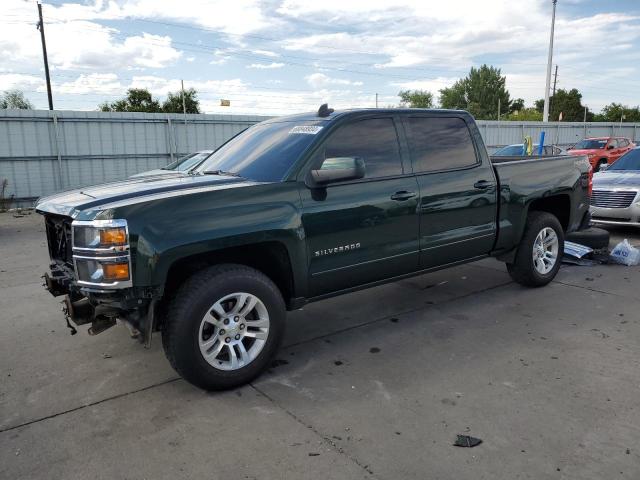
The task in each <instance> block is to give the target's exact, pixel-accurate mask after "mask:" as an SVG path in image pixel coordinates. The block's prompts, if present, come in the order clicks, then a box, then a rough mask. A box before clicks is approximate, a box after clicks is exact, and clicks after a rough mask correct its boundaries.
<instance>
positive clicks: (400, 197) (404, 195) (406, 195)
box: [391, 190, 416, 202]
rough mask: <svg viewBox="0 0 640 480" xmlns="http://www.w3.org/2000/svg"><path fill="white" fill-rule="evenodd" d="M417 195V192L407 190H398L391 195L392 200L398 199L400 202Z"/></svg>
mask: <svg viewBox="0 0 640 480" xmlns="http://www.w3.org/2000/svg"><path fill="white" fill-rule="evenodd" d="M415 196H416V193H415V192H408V191H406V190H402V191H400V192H396V193H394V194H393V195H391V200H396V201H398V202H403V201H405V200H409V199H410V198H413V197H415Z"/></svg>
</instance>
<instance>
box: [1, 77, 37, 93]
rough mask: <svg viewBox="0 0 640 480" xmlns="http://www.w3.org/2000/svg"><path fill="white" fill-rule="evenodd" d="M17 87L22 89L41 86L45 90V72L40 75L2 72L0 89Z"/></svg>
mask: <svg viewBox="0 0 640 480" xmlns="http://www.w3.org/2000/svg"><path fill="white" fill-rule="evenodd" d="M16 88H17V89H20V90H31V89H38V88H40V89H42V90H43V91H44V88H45V81H44V74H43V75H42V76H40V77H39V76H36V75H24V74H19V73H0V91H2V90H11V89H16Z"/></svg>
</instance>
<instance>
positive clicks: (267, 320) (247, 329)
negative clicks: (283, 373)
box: [162, 264, 286, 390]
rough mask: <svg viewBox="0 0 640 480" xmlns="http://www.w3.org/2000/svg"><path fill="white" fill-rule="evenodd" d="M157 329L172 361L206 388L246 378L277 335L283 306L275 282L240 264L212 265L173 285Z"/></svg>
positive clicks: (264, 360) (269, 354)
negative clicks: (161, 326)
mask: <svg viewBox="0 0 640 480" xmlns="http://www.w3.org/2000/svg"><path fill="white" fill-rule="evenodd" d="M166 318H167V320H166V323H165V326H164V329H163V331H162V345H163V347H164V351H165V354H166V355H167V358H168V359H169V362H170V363H171V366H172V367H173V368H174V369H175V370H176V371H177V372H178V373H179V374H180V375H181V376H182V377H183V378H184V379H185V380H187V381H188V382H190V383H192V384H194V385H196V386H198V387H200V388H203V389H205V390H224V389H228V388H233V387H237V386H239V385H243V384H245V383H248V382H250V381H251V380H252V379H254V378H255V377H257V376H258V375H259V374H260V373H261V372H262V371H263V370H264V369H265V368H266V367H267V366H268V365H269V363H270V361H271V360H272V358H273V356H274V355H275V353H276V351H277V350H278V347H279V346H280V342H281V340H282V337H283V334H284V328H285V319H286V308H285V303H284V300H283V298H282V295H281V293H280V291H279V290H278V287H277V286H276V285H275V284H274V283H273V282H272V281H271V280H270V279H269V278H268V277H267V276H266V275H264V274H262V273H261V272H259V271H257V270H255V269H253V268H249V267H246V266H243V265H233V264H226V265H216V266H214V267H210V268H207V269H205V270H203V271H201V272H198V273H197V274H195V275H194V276H192V277H191V278H189V279H188V280H187V281H186V282H185V283H184V284H183V285H182V286H181V287H180V289H179V290H178V292H177V294H176V295H175V298H174V300H173V301H172V302H171V304H170V306H169V309H168V312H167V317H166Z"/></svg>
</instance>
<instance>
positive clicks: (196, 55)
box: [0, 0, 640, 115]
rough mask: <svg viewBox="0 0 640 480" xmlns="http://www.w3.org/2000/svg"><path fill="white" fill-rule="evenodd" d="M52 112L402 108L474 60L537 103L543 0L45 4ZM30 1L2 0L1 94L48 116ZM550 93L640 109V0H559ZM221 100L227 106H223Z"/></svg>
mask: <svg viewBox="0 0 640 480" xmlns="http://www.w3.org/2000/svg"><path fill="white" fill-rule="evenodd" d="M42 3H43V7H42V9H43V14H44V21H45V32H46V39H47V50H48V55H49V66H50V70H51V81H52V89H53V99H54V107H55V108H56V109H58V110H96V109H97V107H98V105H99V104H100V103H103V102H104V101H113V100H116V99H118V98H121V97H123V96H124V95H125V93H126V90H127V89H128V88H132V87H136V88H147V89H149V90H150V91H151V92H152V94H153V95H154V97H158V98H159V99H160V100H163V99H164V97H165V96H166V94H167V92H169V91H177V90H179V89H180V80H181V79H182V80H184V84H185V88H195V89H196V90H197V92H198V94H199V99H200V104H201V108H202V110H203V111H204V112H206V113H229V114H232V113H236V114H255V115H259V114H265V115H277V114H287V113H295V112H304V111H314V110H316V109H317V108H318V106H319V105H320V104H321V103H325V102H328V103H329V105H330V106H332V107H334V108H357V107H373V106H375V102H376V94H378V104H379V106H382V107H384V106H395V105H397V104H398V103H399V98H398V96H397V94H398V92H399V91H400V90H405V89H424V90H429V91H430V92H432V93H433V94H434V95H435V97H436V98H437V97H438V91H439V90H440V89H441V88H444V87H447V86H450V85H452V84H453V83H454V82H455V81H456V80H457V79H459V78H461V77H464V76H465V75H466V74H467V73H468V71H469V69H470V68H471V67H472V66H479V65H482V64H484V63H487V64H490V65H493V66H495V67H498V68H500V69H501V71H502V74H503V75H505V76H506V78H507V88H508V90H509V92H510V94H511V97H512V98H523V99H524V100H525V102H526V105H527V106H532V104H533V102H534V101H535V100H536V99H539V98H543V97H544V88H545V74H546V65H547V53H548V44H549V30H550V24H551V8H552V2H551V0H517V1H513V0H483V1H480V0H440V1H431V0H366V1H364V0H346V1H345V0H340V1H339V0H322V1H311V0H110V1H109V0H50V1H46V0H43V2H42ZM36 23H37V6H36V2H35V0H2V13H1V14H0V91H3V90H7V89H14V88H18V89H21V90H22V91H24V93H25V95H26V97H27V98H28V99H29V100H30V101H31V102H32V103H33V104H34V105H35V106H36V108H38V109H46V108H47V96H46V87H45V81H44V68H43V62H42V49H41V43H40V35H39V32H38V30H37V29H36ZM553 64H554V66H555V65H558V78H557V88H565V89H570V88H577V89H579V90H580V92H581V93H582V94H583V104H585V105H587V106H589V108H590V109H591V110H593V111H596V112H597V111H599V110H600V109H601V108H602V107H603V106H605V105H607V104H609V103H611V102H618V103H622V104H626V105H631V106H635V105H638V104H639V103H640V76H639V73H640V1H637V0H619V1H615V0H609V1H600V0H558V3H557V14H556V31H555V44H554V57H553ZM220 99H228V100H230V101H231V106H230V107H222V106H220Z"/></svg>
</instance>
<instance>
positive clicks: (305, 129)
mask: <svg viewBox="0 0 640 480" xmlns="http://www.w3.org/2000/svg"><path fill="white" fill-rule="evenodd" d="M320 130H322V127H319V126H317V125H300V126H297V127H293V128H292V129H291V130H289V133H304V134H307V135H315V134H316V133H318V132H319V131H320Z"/></svg>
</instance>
